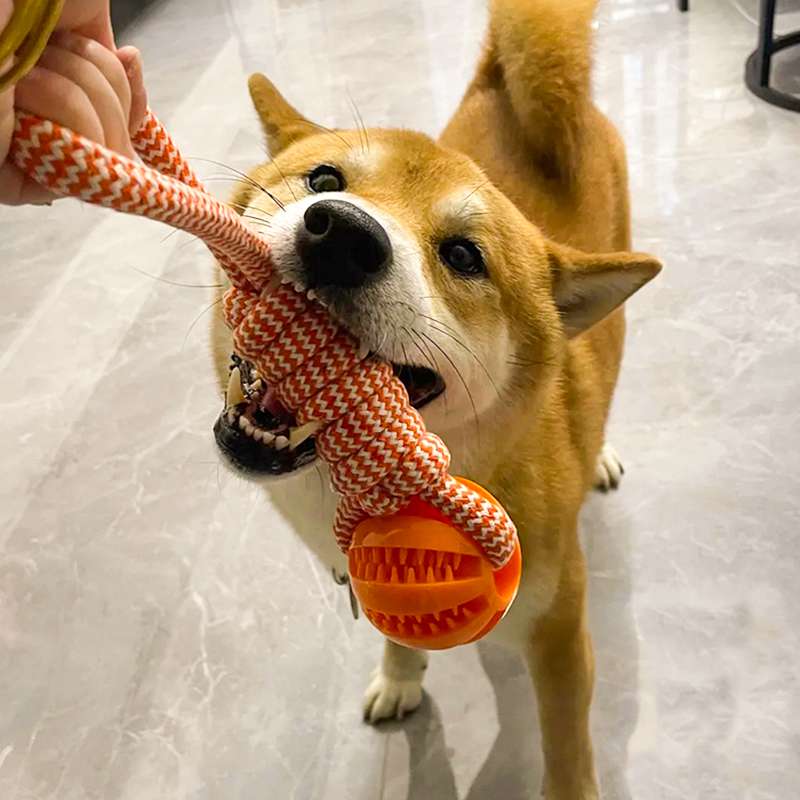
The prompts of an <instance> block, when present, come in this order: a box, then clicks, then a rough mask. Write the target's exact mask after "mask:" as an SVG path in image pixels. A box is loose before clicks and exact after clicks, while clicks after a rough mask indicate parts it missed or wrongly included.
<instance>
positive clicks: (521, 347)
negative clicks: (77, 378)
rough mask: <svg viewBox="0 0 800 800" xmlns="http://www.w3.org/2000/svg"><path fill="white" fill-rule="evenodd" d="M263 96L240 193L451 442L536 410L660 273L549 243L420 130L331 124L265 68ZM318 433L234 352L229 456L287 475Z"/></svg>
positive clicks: (282, 258) (317, 292)
mask: <svg viewBox="0 0 800 800" xmlns="http://www.w3.org/2000/svg"><path fill="white" fill-rule="evenodd" d="M250 90H251V94H252V96H253V100H254V102H255V106H256V109H257V110H258V112H259V115H260V116H261V120H262V123H263V126H264V130H265V133H266V137H267V144H268V146H269V149H270V152H271V154H272V160H271V161H270V163H267V164H264V165H262V166H259V167H258V168H256V169H255V170H254V171H253V172H252V173H251V180H250V181H249V182H247V183H245V184H243V185H242V186H241V188H240V189H239V190H238V191H237V193H236V196H235V198H234V203H235V204H236V207H237V210H239V211H240V212H241V213H242V215H243V217H244V218H245V219H246V220H248V221H249V222H251V223H252V224H253V225H254V226H255V227H256V228H257V229H258V230H259V232H260V233H261V235H263V236H264V238H265V239H266V240H267V241H268V242H269V244H270V246H271V250H272V255H273V259H274V263H275V267H276V269H277V271H278V272H279V275H280V276H281V277H282V278H283V279H285V280H288V281H291V282H292V283H293V284H294V285H295V287H296V288H298V289H301V290H302V291H305V292H308V293H309V295H310V296H311V297H316V298H317V299H318V300H319V301H320V302H321V303H323V304H324V305H325V306H326V307H327V308H328V309H329V310H330V312H331V314H332V315H333V316H334V317H335V318H336V319H337V320H338V321H339V322H340V323H341V324H343V325H344V326H345V327H346V328H347V329H348V330H349V331H350V332H351V333H353V334H354V336H355V337H357V338H358V339H359V341H360V342H361V345H362V348H363V349H364V350H365V351H370V352H373V353H375V354H377V355H379V356H381V357H383V358H384V359H386V360H388V361H390V362H391V363H392V364H393V365H394V369H395V372H396V374H397V375H398V377H399V378H400V379H401V380H402V381H403V383H404V384H405V386H406V388H407V389H408V393H409V396H410V398H411V401H412V403H413V404H414V405H415V406H416V407H417V408H418V409H420V410H422V412H423V416H424V417H425V419H426V423H427V424H428V425H429V426H430V427H431V428H432V429H433V430H435V431H436V432H437V433H439V434H440V435H442V436H443V438H445V441H447V442H448V444H450V445H451V447H452V445H453V443H454V441H453V440H454V439H455V438H459V437H460V440H459V446H461V447H462V449H463V448H466V450H469V449H470V446H473V447H474V448H489V447H495V446H496V445H495V443H493V442H491V441H490V440H488V439H487V435H486V431H487V429H488V428H489V427H490V426H494V425H496V424H497V423H498V422H501V421H502V420H504V419H507V418H508V411H509V410H510V409H513V408H514V407H518V404H519V402H520V401H521V400H524V401H525V402H526V408H527V409H528V411H529V413H532V409H531V408H530V405H531V404H532V403H534V402H535V393H536V391H537V390H539V389H542V388H543V387H544V386H546V385H547V384H548V381H549V380H550V378H551V376H552V375H553V374H554V371H555V370H556V368H557V365H558V364H559V362H560V359H561V358H562V356H563V353H564V351H565V348H566V342H567V340H568V339H569V338H570V337H572V336H575V335H577V334H579V333H581V332H582V331H584V330H586V329H587V328H589V327H590V326H592V325H594V324H595V323H596V322H598V321H599V320H601V319H602V318H603V317H605V316H606V315H607V314H609V313H610V312H611V311H613V310H614V309H615V308H617V307H618V306H619V305H620V304H621V303H622V302H624V300H625V299H626V298H627V297H629V296H630V295H631V294H632V293H633V292H635V291H636V290H637V289H638V288H639V287H640V286H642V285H643V284H644V283H646V282H647V281H648V280H650V279H651V278H652V277H653V276H654V275H655V274H656V273H657V272H658V269H659V265H658V263H657V262H656V261H654V260H653V259H651V258H649V257H647V256H642V255H638V254H628V253H617V254H613V255H606V256H598V255H586V254H582V253H578V252H576V251H572V250H568V249H566V248H563V247H560V246H556V245H555V244H553V243H551V242H549V241H547V240H546V239H545V238H544V236H543V235H542V233H541V232H540V231H539V229H538V228H537V227H536V226H535V225H534V224H532V223H531V222H530V221H528V220H527V219H526V218H525V217H524V216H523V215H522V214H521V213H520V211H519V210H518V209H517V208H516V207H515V206H514V204H513V203H512V202H511V201H509V200H508V198H506V197H505V196H504V195H503V194H502V192H500V191H499V190H498V189H497V188H495V187H494V186H493V185H492V184H491V183H490V182H489V180H488V179H487V177H486V175H485V174H484V173H483V172H482V171H481V169H480V168H479V167H478V166H477V165H476V164H475V163H473V162H472V161H471V160H470V159H469V158H467V157H466V156H464V155H462V154H460V153H457V152H454V151H452V150H448V149H445V148H443V147H441V146H439V145H437V144H436V143H435V142H434V141H432V140H431V139H430V138H429V137H427V136H425V135H423V134H420V133H414V132H411V131H405V130H383V129H369V130H367V129H363V128H362V129H360V130H356V131H342V130H335V131H333V130H328V129H325V128H323V127H321V126H318V125H315V124H314V123H311V122H309V121H308V120H306V119H305V118H303V117H302V116H301V115H300V114H299V113H298V112H297V111H296V110H295V109H294V108H292V107H291V106H290V105H289V104H288V103H287V102H286V100H284V98H283V97H282V96H281V95H280V94H279V93H278V91H277V90H276V89H275V87H274V86H273V85H272V84H271V83H270V82H269V81H267V79H266V78H264V77H263V76H261V75H255V76H253V77H252V78H251V81H250ZM482 431H483V433H482ZM308 433H309V431H308V430H303V429H300V428H298V426H297V425H296V424H295V421H294V419H293V418H292V416H291V415H290V414H289V413H287V412H286V410H285V409H283V408H282V406H281V405H280V403H278V402H277V401H276V400H275V398H274V397H273V394H272V393H271V390H270V387H269V386H267V385H266V384H265V382H264V380H263V379H262V378H261V376H259V375H258V374H257V373H256V371H255V370H254V368H253V367H252V365H251V364H249V363H247V362H243V361H241V360H239V359H237V358H235V357H234V360H233V363H232V366H231V377H230V381H229V386H228V396H227V402H226V409H225V411H224V412H223V414H222V415H221V417H220V419H219V421H218V423H217V426H216V435H217V441H218V443H219V445H220V447H221V449H222V450H223V452H224V453H225V454H226V455H227V456H228V457H229V459H230V460H231V461H232V462H234V463H235V464H236V465H237V466H239V467H241V468H242V469H243V470H244V471H246V472H251V473H256V474H270V475H283V474H289V473H292V472H294V471H295V470H296V469H298V468H299V467H301V466H303V465H304V464H307V463H309V462H311V461H313V460H314V458H315V448H314V441H313V436H308V435H307V434H308Z"/></svg>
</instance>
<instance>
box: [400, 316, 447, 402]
mask: <svg viewBox="0 0 800 800" xmlns="http://www.w3.org/2000/svg"><path fill="white" fill-rule="evenodd" d="M406 330H408V333H409V334H410V335H411V336H412V338H414V340H415V341H419V342H420V343H421V344H423V345H425V348H426V349H427V351H428V353H429V355H428V361H429V363H430V365H431V368H432V369H433V371H434V372H435V373H436V374H437V375H441V374H442V370H441V368H440V367H439V362H438V361H437V360H436V354H435V353H434V352H433V350H431V349H430V346H429V345H428V344H427V342H426V341H425V340H424V339H423V338H422V335H421V334H420V333H419V331H417V330H416V329H415V328H414V327H413V325H412V327H411V328H407V329H406ZM417 349H418V350H419V351H420V353H422V352H423V350H422V347H420V345H419V344H417ZM423 357H424V354H423ZM442 402H443V403H444V410H445V413H446V414H449V413H450V407H449V402H448V399H447V389H446V387H445V391H444V392H442Z"/></svg>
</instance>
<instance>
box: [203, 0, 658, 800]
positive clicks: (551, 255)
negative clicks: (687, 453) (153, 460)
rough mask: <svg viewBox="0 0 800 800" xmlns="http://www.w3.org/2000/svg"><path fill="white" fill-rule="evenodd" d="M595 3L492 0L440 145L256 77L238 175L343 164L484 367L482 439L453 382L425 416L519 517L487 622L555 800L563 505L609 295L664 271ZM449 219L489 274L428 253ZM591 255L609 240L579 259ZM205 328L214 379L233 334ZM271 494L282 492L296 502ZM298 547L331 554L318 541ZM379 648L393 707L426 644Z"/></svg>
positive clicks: (601, 388)
mask: <svg viewBox="0 0 800 800" xmlns="http://www.w3.org/2000/svg"><path fill="white" fill-rule="evenodd" d="M594 5H595V3H594V2H590V1H589V0H494V2H493V3H492V14H491V25H490V32H489V36H488V40H487V44H486V47H485V50H484V54H483V57H482V59H481V62H480V64H479V67H478V71H477V74H476V76H475V78H474V80H473V81H472V83H471V84H470V86H469V88H468V90H467V92H466V94H465V96H464V99H463V101H462V103H461V105H460V106H459V108H458V110H457V111H456V113H455V115H454V117H453V118H452V120H451V121H450V123H449V124H448V126H447V128H446V130H445V131H444V133H443V134H442V136H441V138H440V140H439V142H438V143H434V142H432V141H431V140H430V139H428V138H427V137H425V136H423V135H421V134H416V133H411V132H408V131H388V130H378V129H370V130H369V131H368V132H367V133H366V136H367V138H368V143H367V144H366V145H365V143H364V140H363V135H364V134H360V133H359V132H353V131H336V132H334V133H329V132H325V131H321V130H319V129H318V128H316V127H314V126H313V125H312V124H310V123H308V122H307V121H305V120H304V119H303V118H302V117H301V116H300V115H299V114H298V113H297V112H296V111H295V110H294V109H293V108H292V107H291V106H290V105H289V104H288V103H287V102H286V101H285V100H283V98H282V97H281V96H280V94H279V93H278V91H277V90H276V89H275V88H274V87H273V86H272V84H270V83H269V82H268V81H267V80H266V79H265V78H263V76H254V77H253V78H252V79H251V83H250V88H251V93H252V95H253V99H254V103H255V106H256V108H257V110H258V112H259V114H260V116H261V118H262V120H263V122H264V129H265V133H266V136H267V141H268V144H269V145H270V148H271V150H272V153H273V155H274V157H275V158H276V162H277V165H276V164H265V165H262V166H260V167H257V168H256V169H255V170H254V172H253V173H252V177H253V179H254V180H255V181H256V182H257V183H260V184H262V185H263V186H266V187H267V188H268V189H269V191H270V192H271V193H273V194H275V195H276V196H277V197H278V198H279V199H280V200H281V201H283V202H286V203H292V202H293V198H294V197H295V196H296V195H297V194H298V192H299V193H300V194H303V192H304V188H303V183H302V176H303V175H304V174H306V173H307V172H308V171H309V170H310V169H311V168H313V167H314V166H315V165H316V164H318V163H323V162H324V163H335V164H346V165H347V166H346V167H344V168H343V171H346V175H347V180H348V186H347V191H348V192H349V193H351V194H352V195H353V196H354V197H357V198H359V199H360V200H363V202H364V203H366V204H368V206H369V207H370V208H375V209H376V210H378V211H379V212H380V213H381V214H385V215H386V217H387V219H391V220H395V221H397V225H398V230H400V231H402V232H403V235H407V236H408V237H409V238H410V239H411V240H413V242H414V243H415V255H414V257H413V258H411V260H410V261H409V263H412V262H413V263H414V264H416V262H415V261H414V260H413V259H414V258H418V259H419V270H420V271H421V277H420V280H423V281H424V282H425V283H426V285H428V286H430V287H433V288H434V290H435V292H434V293H432V294H435V296H436V297H438V298H441V299H440V300H436V301H434V302H435V303H437V304H438V305H436V314H437V315H443V316H446V318H447V319H450V320H453V324H454V325H456V326H458V330H459V331H463V334H464V337H465V341H466V346H467V347H468V348H470V349H473V350H474V352H475V353H477V354H479V355H480V356H481V357H482V358H483V359H484V362H485V364H486V365H488V367H487V369H486V372H487V376H485V377H484V376H481V373H480V371H474V372H473V373H469V374H471V375H472V376H473V377H471V378H470V381H471V382H472V383H473V387H472V388H473V389H474V390H475V392H476V394H477V395H478V401H479V406H480V407H479V408H478V409H477V412H476V417H477V419H476V425H477V424H478V422H479V423H480V442H479V443H478V444H475V443H474V441H473V439H474V434H473V429H472V427H471V426H470V424H469V413H468V406H467V405H466V401H465V400H464V399H463V398H460V396H459V388H458V386H457V384H456V383H455V382H454V383H453V384H452V385H451V382H450V381H449V380H448V392H447V394H448V395H450V396H451V403H452V405H451V408H450V410H449V412H448V411H446V410H444V405H443V404H442V401H441V400H437V401H435V403H434V404H432V405H433V406H436V407H435V408H432V409H430V410H429V409H426V410H425V412H424V416H425V418H426V421H428V424H429V425H430V426H431V427H432V428H433V429H434V430H436V431H437V432H440V433H442V434H443V436H444V438H445V441H446V442H447V443H448V446H450V448H451V450H452V451H453V456H454V465H455V466H456V469H457V470H458V471H460V472H461V473H462V474H466V475H467V476H468V477H470V478H473V479H474V480H477V481H478V482H480V483H482V484H483V485H485V486H486V487H487V488H488V489H489V490H490V491H491V492H492V493H493V494H495V495H496V496H497V497H498V498H499V499H500V500H501V502H502V503H503V504H504V505H505V507H506V508H507V510H508V511H509V513H510V514H511V516H512V518H513V519H514V521H515V522H516V524H517V526H518V529H519V532H520V537H521V541H522V549H523V555H524V562H525V570H524V574H523V584H522V587H521V591H520V595H519V597H518V600H517V602H516V604H515V606H514V607H513V608H512V610H511V612H510V613H509V614H508V616H507V617H506V619H505V620H504V621H503V623H501V625H500V626H499V628H498V636H499V637H500V638H504V639H506V640H507V641H509V642H511V643H513V644H515V645H516V646H518V647H520V648H521V649H522V650H523V651H524V652H525V654H526V656H527V658H528V662H529V664H530V669H531V674H532V676H533V679H534V685H535V688H536V692H537V695H538V699H539V706H540V722H541V727H542V734H543V743H544V751H545V763H546V776H545V794H546V796H547V797H548V798H559V799H561V798H595V797H597V787H596V781H595V775H594V767H593V762H592V748H591V741H590V736H589V726H588V717H589V704H590V699H591V694H592V683H593V665H592V655H591V644H590V641H589V635H588V631H587V623H586V609H585V590H586V574H585V573H586V568H585V564H584V558H583V554H582V552H581V549H580V547H579V543H578V535H577V518H578V512H579V509H580V506H581V503H582V501H583V498H584V496H585V494H586V492H587V491H588V490H589V489H590V488H591V486H592V484H593V481H594V476H595V468H596V464H597V459H598V456H599V453H600V450H601V447H602V445H603V438H604V427H605V423H606V418H607V414H608V409H609V405H610V402H611V396H612V393H613V389H614V385H615V383H616V380H617V373H618V369H619V364H620V359H621V356H622V349H623V339H624V318H623V312H622V310H621V308H619V307H618V306H619V305H620V304H621V303H622V302H623V301H624V300H625V299H626V298H627V297H628V296H629V295H630V294H632V293H633V292H634V291H636V290H637V289H638V288H639V287H640V286H642V285H643V284H644V283H646V282H647V281H648V280H650V279H651V278H652V277H653V276H654V275H655V274H656V273H657V272H658V269H659V265H658V263H657V262H656V261H654V260H653V259H652V258H650V257H648V256H643V255H637V254H629V253H626V252H624V251H627V250H628V249H629V246H630V231H629V212H628V196H627V178H626V167H625V157H624V150H623V146H622V143H621V141H620V139H619V137H618V135H617V133H616V132H615V130H614V128H613V127H612V125H611V123H609V122H608V121H607V120H606V119H605V118H604V117H603V116H602V114H601V113H600V112H599V111H598V110H597V109H596V107H595V106H594V105H593V104H592V102H591V99H590V97H589V62H590V53H589V21H590V18H591V14H592V11H593V8H594ZM234 201H235V202H236V203H238V204H240V205H241V206H242V207H247V208H248V210H249V212H250V213H252V214H259V213H262V214H265V215H266V214H272V213H273V209H274V207H273V205H272V202H271V201H270V200H269V198H268V197H266V196H263V195H261V193H259V192H258V191H257V190H255V189H253V188H252V186H248V185H244V184H243V185H242V186H241V187H240V188H239V190H238V191H237V195H236V197H235V198H234ZM376 213H377V212H376ZM278 216H279V215H276V219H277V218H278ZM265 235H266V236H267V238H269V236H270V233H269V231H267V232H265ZM450 235H469V236H471V237H473V238H475V240H476V241H477V242H478V243H479V244H480V246H481V248H482V250H483V251H484V253H485V255H486V261H487V263H488V266H489V280H488V281H470V280H464V279H463V278H460V277H457V276H453V275H452V274H451V273H450V272H448V271H447V270H446V269H444V268H443V266H442V264H441V263H440V261H439V259H438V256H437V251H436V248H435V246H434V244H435V242H437V241H440V240H441V239H442V238H445V237H447V236H450ZM556 242H557V243H558V244H556ZM417 251H418V252H417ZM598 253H605V254H606V255H592V254H598ZM608 253H612V254H611V255H608ZM595 323H596V324H595ZM216 325H217V327H216V330H215V350H216V354H217V362H218V365H219V370H220V376H221V378H222V377H224V372H225V366H224V365H225V363H226V361H227V354H228V351H229V347H230V345H229V339H228V338H227V335H226V333H225V332H224V330H223V328H222V327H221V322H219V321H217V323H216ZM366 330H367V329H365V332H364V333H363V335H364V336H368V333H366ZM356 333H357V334H359V335H361V334H362V332H361V331H357V332H356ZM442 341H445V340H442ZM503 342H505V344H503ZM387 347H389V345H387ZM495 351H501V352H502V353H503V354H504V355H505V356H506V358H504V359H503V363H500V362H499V361H497V360H496V359H495V360H494V361H493V360H492V358H493V353H494V352H495ZM451 352H452V353H453V354H454V356H455V354H457V353H459V352H460V351H458V350H457V349H456V348H453V347H451ZM385 355H387V357H394V358H396V354H395V353H391V352H386V353H385ZM460 357H462V359H463V361H464V363H465V364H467V365H469V364H470V363H471V360H470V359H469V357H468V355H464V354H461V356H460ZM465 368H466V367H465ZM490 381H491V382H493V383H496V384H497V386H496V387H495V389H496V390H497V391H495V393H494V394H492V392H491V391H488V393H487V391H484V393H483V394H481V393H480V391H479V390H480V388H481V386H479V384H481V385H485V384H487V383H488V382H490ZM483 388H484V389H485V386H483ZM453 406H455V408H457V409H460V412H459V413H457V414H454V412H453ZM484 406H485V407H484ZM317 491H318V489H317ZM281 492H282V489H281V487H278V488H277V489H276V492H275V499H276V502H277V505H278V507H279V508H282V509H283V513H286V514H287V516H290V517H291V512H290V511H289V510H287V509H286V505H288V503H287V504H286V505H283V506H282V505H281ZM290 492H291V490H287V495H288V494H290ZM293 521H296V520H294V518H293ZM299 532H300V534H301V535H304V534H303V532H302V531H299ZM323 535H328V534H327V532H324V534H323ZM304 538H306V537H305V536H304ZM310 538H311V537H309V539H310ZM330 538H331V539H332V536H331V537H330ZM309 543H310V544H311V546H312V547H313V548H314V549H316V550H317V552H318V554H320V555H321V556H322V557H323V558H326V557H328V552H329V551H328V550H327V549H326V547H327V545H323V544H316V543H315V542H314V541H310V542H309ZM331 558H332V556H331ZM393 647H394V646H391V645H390V646H389V647H388V649H387V653H386V655H385V659H384V669H383V671H382V672H381V673H380V674H379V676H378V677H377V678H376V681H377V683H374V684H373V686H372V687H371V689H370V691H371V692H372V693H373V694H374V695H375V696H376V697H377V698H378V700H377V702H378V703H381V702H384V701H386V697H387V696H389V695H387V694H386V693H387V691H388V692H389V693H390V694H391V692H394V693H395V695H396V696H395V695H392V696H393V697H394V700H391V702H392V703H394V705H392V706H391V708H393V709H396V710H397V711H398V712H400V711H402V710H403V709H406V708H411V707H413V705H414V701H416V702H418V699H417V697H418V686H419V681H420V680H421V677H420V676H421V673H422V669H423V668H424V660H420V659H421V657H419V658H417V657H412V656H410V655H406V654H402V653H400V654H399V655H398V653H396V652H395V651H396V650H397V648H396V647H394V649H393ZM407 662H409V663H407ZM387 663H388V664H389V666H387ZM392 664H394V665H395V667H392V666H391V665H392ZM404 665H405V666H404ZM393 669H394V671H395V672H396V673H397V674H393V673H392V670H393ZM387 686H388V687H389V689H387ZM398 687H399V688H398ZM414 687H416V691H415V690H414ZM403 692H405V694H403ZM403 697H405V698H407V700H406V701H404V700H403ZM408 698H412V699H411V700H408ZM373 699H374V698H373ZM386 702H390V701H386ZM372 707H373V708H374V706H372ZM373 716H374V715H373ZM378 716H380V714H379V715H378Z"/></svg>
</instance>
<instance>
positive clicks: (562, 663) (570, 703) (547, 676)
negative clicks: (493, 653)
mask: <svg viewBox="0 0 800 800" xmlns="http://www.w3.org/2000/svg"><path fill="white" fill-rule="evenodd" d="M585 594H586V567H585V564H584V561H583V555H582V554H581V553H580V550H579V548H578V545H577V542H575V545H574V549H573V551H572V552H571V553H570V554H569V556H568V557H567V558H566V559H565V567H564V570H563V574H562V576H561V580H560V582H559V587H558V590H557V593H556V597H555V600H554V601H553V604H552V605H551V606H550V609H549V610H548V611H547V613H546V614H544V616H543V617H541V618H539V619H538V620H537V623H536V627H535V628H534V632H533V636H532V639H531V641H530V642H529V645H528V652H527V657H528V664H529V667H530V671H531V676H532V677H533V683H534V688H535V690H536V696H537V698H538V701H539V720H540V725H541V731H542V747H543V750H544V760H545V776H544V796H545V798H547V800H597V798H598V797H599V794H598V789H597V779H596V777H595V771H594V758H593V754H592V742H591V737H590V734H589V707H590V704H591V700H592V688H593V684H594V659H593V655H592V644H591V640H590V638H589V632H588V629H587V624H586V608H585Z"/></svg>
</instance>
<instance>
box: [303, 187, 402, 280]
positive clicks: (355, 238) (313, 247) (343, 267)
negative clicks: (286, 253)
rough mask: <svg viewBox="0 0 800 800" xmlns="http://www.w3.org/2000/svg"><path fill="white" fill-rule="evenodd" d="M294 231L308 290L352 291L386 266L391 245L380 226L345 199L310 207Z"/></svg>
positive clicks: (325, 201) (390, 253)
mask: <svg viewBox="0 0 800 800" xmlns="http://www.w3.org/2000/svg"><path fill="white" fill-rule="evenodd" d="M303 223H304V224H303V225H301V226H300V227H299V228H298V230H297V235H296V246H297V253H298V255H299V256H300V260H301V261H302V262H303V267H304V268H305V271H306V276H307V279H308V285H309V287H317V286H339V287H342V288H348V289H353V288H355V287H358V286H363V285H364V284H365V283H367V281H369V280H371V279H374V278H376V277H378V276H379V275H380V274H381V273H382V272H383V271H384V270H386V268H387V267H388V266H389V262H390V261H391V257H392V245H391V243H390V242H389V237H388V236H387V235H386V231H385V230H384V229H383V228H382V227H381V225H380V224H379V223H378V222H377V221H376V220H375V219H373V218H372V217H371V216H370V215H369V214H367V213H366V211H362V210H361V209H360V208H358V207H357V206H354V205H353V204H352V203H348V202H346V201H344V200H320V201H319V202H317V203H314V204H313V205H311V206H309V207H308V208H307V209H306V213H305V214H304V215H303Z"/></svg>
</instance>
